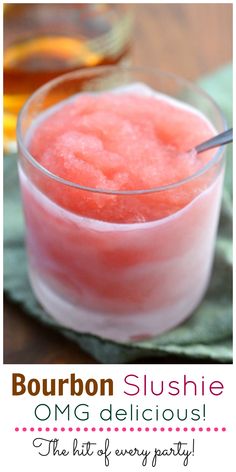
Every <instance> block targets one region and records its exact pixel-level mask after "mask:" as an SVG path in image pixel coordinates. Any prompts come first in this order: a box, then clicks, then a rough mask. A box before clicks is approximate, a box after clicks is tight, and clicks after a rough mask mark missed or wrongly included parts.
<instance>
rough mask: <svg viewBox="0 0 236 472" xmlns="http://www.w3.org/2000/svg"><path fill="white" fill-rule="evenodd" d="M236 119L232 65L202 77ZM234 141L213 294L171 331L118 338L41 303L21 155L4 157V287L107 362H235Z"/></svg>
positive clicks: (28, 309)
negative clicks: (28, 236)
mask: <svg viewBox="0 0 236 472" xmlns="http://www.w3.org/2000/svg"><path fill="white" fill-rule="evenodd" d="M200 85H201V86H202V87H203V88H204V89H205V90H206V91H207V92H208V93H209V94H210V95H211V96H212V97H213V98H214V99H215V100H216V102H217V103H218V105H219V106H220V107H221V108H222V110H223V111H224V113H225V115H226V118H227V120H228V124H229V126H230V125H231V122H232V66H231V65H228V66H225V67H223V68H221V69H220V70H218V71H217V72H216V73H214V74H212V75H210V76H208V77H206V78H204V79H203V80H201V81H200ZM231 232H232V146H228V148H227V166H226V177H225V186H224V195H223V204H222V211H221V217H220V226H219V232H218V237H217V243H216V254H215V262H214V268H213V275H212V279H211V282H210V286H209V289H208V291H207V294H206V296H205V298H204V300H203V302H202V303H201V305H200V306H199V307H198V308H197V310H195V312H194V313H193V315H192V316H191V317H190V318H189V319H188V320H187V321H186V322H184V323H183V324H181V325H180V326H178V327H177V328H175V329H173V330H171V331H169V332H168V333H166V334H164V335H162V336H158V337H155V338H153V339H151V340H147V341H142V342H132V343H131V342H127V343H120V342H119V343H118V342H113V341H109V340H106V339H102V338H100V337H98V336H94V335H92V334H89V333H88V334H83V333H78V332H75V331H72V330H69V329H66V328H64V327H62V326H60V325H58V323H57V322H56V321H55V320H54V319H53V318H52V317H50V316H49V315H48V314H47V313H46V312H45V311H44V310H43V308H42V307H41V306H40V305H39V303H38V302H37V300H36V299H35V297H34V294H33V292H32V290H31V287H30V284H29V280H28V275H27V259H26V252H25V246H24V222H23V216H22V207H21V199H20V192H19V184H18V176H17V165H16V157H15V156H5V158H4V289H5V292H6V294H7V296H8V297H9V298H10V299H11V300H12V301H14V302H15V303H18V304H19V305H20V306H21V307H22V308H23V309H24V310H25V312H26V313H28V314H29V315H31V316H33V317H35V318H37V319H39V320H40V321H41V322H43V323H45V324H47V325H50V326H52V327H54V328H55V329H56V330H58V331H60V332H61V333H62V335H64V336H66V337H69V338H71V340H73V341H74V342H76V343H77V344H79V346H80V347H81V348H82V349H83V350H85V351H87V352H89V353H90V354H92V355H93V357H94V358H95V359H97V360H98V361H100V362H103V363H106V364H108V363H125V362H132V361H137V360H138V359H140V358H147V357H149V358H150V357H152V359H156V362H162V361H163V360H165V362H168V358H169V359H171V361H173V360H174V362H178V359H180V358H181V360H182V361H183V360H186V362H195V363H196V362H198V361H199V362H224V363H228V362H232V234H231Z"/></svg>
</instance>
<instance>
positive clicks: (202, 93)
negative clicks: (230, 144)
mask: <svg viewBox="0 0 236 472" xmlns="http://www.w3.org/2000/svg"><path fill="white" fill-rule="evenodd" d="M112 70H114V71H117V72H118V71H120V72H127V71H133V72H145V73H152V74H158V75H162V76H166V77H168V78H169V79H173V80H175V81H177V82H178V83H180V84H182V85H183V86H186V87H188V88H189V89H192V90H193V91H195V92H196V93H198V94H199V95H200V96H202V97H204V98H205V99H207V100H208V101H209V103H210V104H211V105H212V106H213V108H215V110H216V112H217V113H218V115H219V117H220V120H221V125H222V132H223V131H224V130H226V129H227V121H226V118H225V116H224V114H223V112H222V110H221V109H220V107H219V106H218V105H217V103H216V102H215V100H214V99H213V98H212V97H211V96H210V95H209V94H208V93H207V92H205V91H204V90H203V89H202V88H201V87H199V86H198V85H195V84H194V83H192V82H190V81H188V80H186V79H183V78H182V77H179V76H178V75H176V74H173V73H171V72H166V71H163V70H161V69H158V68H154V67H146V66H145V67H132V66H131V67H129V66H119V65H118V66H117V65H111V66H97V67H89V68H82V69H77V70H75V71H73V72H69V73H66V74H63V75H60V76H58V77H56V78H55V79H53V80H50V81H48V82H47V83H46V84H44V85H42V86H41V87H39V88H38V89H37V90H36V91H35V92H34V93H33V94H31V95H30V97H29V98H28V99H27V100H26V102H25V103H24V105H23V107H22V108H21V110H20V112H19V115H18V119H17V128H16V134H17V142H18V152H19V151H22V152H23V154H24V156H25V157H26V158H27V160H28V161H29V163H30V164H32V165H33V166H34V167H35V168H36V169H38V170H39V171H41V172H42V173H43V174H45V175H46V176H47V177H48V178H50V179H52V180H55V181H56V182H59V183H61V184H63V185H66V186H69V187H73V188H77V189H78V190H83V191H87V192H93V193H99V194H110V195H143V194H150V193H155V192H162V191H167V190H171V189H174V188H177V187H179V186H181V185H184V184H187V183H189V182H191V181H192V180H194V179H196V178H198V177H200V176H201V175H203V174H205V172H207V171H208V170H209V169H211V168H212V167H213V166H214V165H215V164H217V163H218V162H219V161H220V158H221V156H222V155H223V153H224V146H220V147H219V148H217V150H216V152H215V153H214V155H213V156H212V158H211V159H210V160H209V161H208V162H207V164H205V165H204V166H202V167H201V169H199V170H198V171H197V172H195V173H193V174H191V175H190V176H188V177H185V178H184V179H180V180H178V181H176V182H173V183H170V184H167V185H159V186H155V187H151V188H145V189H135V190H128V189H126V190H119V189H117V190H116V189H103V188H95V187H89V186H85V185H81V184H79V183H76V182H73V181H70V180H67V179H64V178H63V177H60V176H58V175H56V174H54V173H53V172H51V171H50V170H48V169H47V168H46V167H44V166H43V165H42V164H40V163H39V162H38V161H37V160H36V159H35V158H34V157H33V156H32V154H31V153H30V152H29V151H28V149H27V146H26V145H25V143H24V139H23V136H22V129H21V122H22V119H23V115H24V114H25V113H26V112H27V109H28V107H29V105H30V103H31V101H32V100H34V99H35V98H36V97H37V95H40V94H41V93H45V92H46V91H47V90H48V89H50V88H53V87H54V86H56V85H58V84H60V82H63V81H64V80H70V79H73V78H76V77H81V76H83V75H85V74H86V75H87V74H90V75H93V74H94V73H96V72H99V71H101V73H102V72H106V71H107V72H108V71H112ZM79 93H80V92H79Z"/></svg>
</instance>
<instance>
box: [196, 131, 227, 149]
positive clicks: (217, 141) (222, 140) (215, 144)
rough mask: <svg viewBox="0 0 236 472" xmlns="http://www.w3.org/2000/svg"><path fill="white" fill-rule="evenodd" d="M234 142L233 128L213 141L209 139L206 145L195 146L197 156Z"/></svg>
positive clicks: (205, 142)
mask: <svg viewBox="0 0 236 472" xmlns="http://www.w3.org/2000/svg"><path fill="white" fill-rule="evenodd" d="M232 141H233V128H231V129H228V130H227V131H224V132H223V133H221V134H218V135H217V136H214V137H213V138H211V139H208V140H207V141H204V143H201V144H198V145H197V146H195V148H194V150H195V151H196V153H197V154H200V152H203V151H208V149H213V148H215V147H218V146H223V145H224V144H228V143H231V142H232Z"/></svg>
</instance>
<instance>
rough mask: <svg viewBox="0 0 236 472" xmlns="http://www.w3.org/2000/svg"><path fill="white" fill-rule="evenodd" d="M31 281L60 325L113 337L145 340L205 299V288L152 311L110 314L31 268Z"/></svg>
mask: <svg viewBox="0 0 236 472" xmlns="http://www.w3.org/2000/svg"><path fill="white" fill-rule="evenodd" d="M29 276H30V281H31V285H32V288H33V291H34V293H35V295H36V298H37V299H38V301H39V302H40V304H41V305H42V306H43V308H44V309H45V310H46V312H47V313H48V314H49V315H51V316H52V317H53V318H54V319H55V320H56V321H57V322H58V323H59V324H60V325H62V326H64V327H66V328H70V329H72V330H74V331H77V332H80V333H89V334H94V335H97V336H100V337H102V338H104V339H105V338H106V339H110V340H113V341H120V342H125V341H142V340H145V339H150V338H153V337H155V336H158V335H160V334H162V333H164V332H166V331H168V330H169V329H171V328H174V327H176V326H177V325H178V324H180V323H181V322H183V321H184V320H185V319H186V318H188V317H189V316H190V314H191V313H192V312H193V310H194V309H195V308H196V307H197V305H198V304H199V303H200V302H201V300H202V297H203V295H204V293H205V289H206V287H205V288H204V290H201V292H200V293H199V296H198V299H197V301H196V297H195V299H194V301H190V300H187V301H183V300H181V301H180V303H175V304H174V305H169V306H167V307H162V308H161V309H158V308H157V309H156V310H155V311H153V312H149V313H132V314H128V315H127V314H121V315H118V314H107V313H101V312H95V311H91V310H88V309H87V308H85V307H82V306H78V305H74V304H72V303H70V302H69V301H68V300H65V299H64V298H62V297H60V295H59V294H58V293H55V291H53V290H51V289H50V287H48V285H46V284H45V283H44V281H43V280H42V278H41V277H39V276H38V274H36V273H35V272H34V271H32V270H31V271H30V274H29Z"/></svg>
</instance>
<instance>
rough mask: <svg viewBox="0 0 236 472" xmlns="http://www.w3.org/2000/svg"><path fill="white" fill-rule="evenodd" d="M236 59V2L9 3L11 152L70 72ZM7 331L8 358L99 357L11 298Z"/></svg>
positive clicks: (198, 67) (210, 66) (7, 130)
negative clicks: (23, 115) (18, 131)
mask: <svg viewBox="0 0 236 472" xmlns="http://www.w3.org/2000/svg"><path fill="white" fill-rule="evenodd" d="M231 61H232V4H225V3H220V4H217V3H212V4H211V3H203V4H198V3H187V4H186V3H185V4H184V3H178V4H161V3H159V4H155V3H154V4H144V3H143V4H42V3H41V4H5V5H4V150H5V154H9V153H12V152H13V153H14V152H15V151H16V144H15V126H16V120H17V114H18V111H19V109H20V107H21V106H22V104H23V103H24V101H25V100H26V98H27V97H28V95H29V94H31V93H32V92H33V91H34V90H35V89H36V88H37V87H38V86H40V85H41V84H43V83H44V82H46V81H48V80H49V79H51V78H53V77H55V76H57V75H60V74H62V73H64V72H66V71H69V70H73V69H77V68H79V67H90V66H96V65H100V64H117V63H124V64H127V63H132V64H134V65H142V66H145V65H146V66H152V67H158V68H160V69H163V70H166V71H170V72H173V73H175V74H177V75H180V76H182V77H185V78H186V79H189V80H192V81H197V80H198V79H200V78H202V77H203V76H205V75H208V74H210V73H213V72H215V71H216V70H217V69H218V68H220V67H221V66H224V65H226V64H228V63H230V62H231ZM13 333H14V342H13ZM4 336H5V339H4V362H5V363H29V362H30V363H93V362H96V361H94V359H93V358H92V356H90V355H89V354H86V353H85V352H83V351H82V350H80V348H79V347H78V346H77V345H76V344H74V343H73V342H71V341H69V340H67V339H66V338H64V337H62V336H61V335H60V334H58V333H56V332H55V331H53V330H52V329H50V328H49V327H45V326H43V325H41V324H40V323H39V322H38V321H37V320H35V319H33V318H30V317H28V316H26V315H25V313H24V312H23V310H22V309H21V308H20V306H19V305H15V304H13V303H12V302H11V301H10V300H9V299H6V301H5V308H4ZM139 361H140V362H142V359H140V360H139ZM148 361H150V362H151V359H149V360H148V359H146V361H145V362H148ZM162 362H165V359H164V358H163V359H162ZM167 362H175V359H172V358H171V357H169V358H168V360H167ZM178 362H180V360H178ZM185 362H186V360H185Z"/></svg>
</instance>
